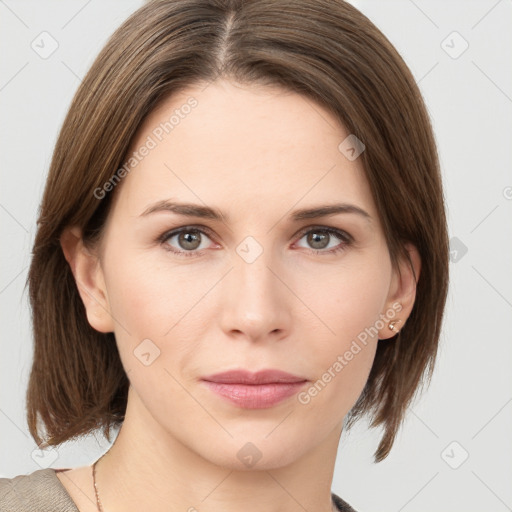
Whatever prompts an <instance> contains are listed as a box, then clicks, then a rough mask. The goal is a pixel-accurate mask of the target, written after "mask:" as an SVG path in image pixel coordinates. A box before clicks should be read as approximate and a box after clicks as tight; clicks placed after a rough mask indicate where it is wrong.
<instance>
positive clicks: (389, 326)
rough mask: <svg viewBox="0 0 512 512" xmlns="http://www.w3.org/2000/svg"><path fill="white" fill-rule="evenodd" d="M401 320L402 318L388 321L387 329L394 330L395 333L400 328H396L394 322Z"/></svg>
mask: <svg viewBox="0 0 512 512" xmlns="http://www.w3.org/2000/svg"><path fill="white" fill-rule="evenodd" d="M401 321H402V320H393V321H392V322H389V323H388V329H389V330H390V331H393V332H396V333H398V332H400V329H397V328H396V327H395V324H397V323H398V322H401Z"/></svg>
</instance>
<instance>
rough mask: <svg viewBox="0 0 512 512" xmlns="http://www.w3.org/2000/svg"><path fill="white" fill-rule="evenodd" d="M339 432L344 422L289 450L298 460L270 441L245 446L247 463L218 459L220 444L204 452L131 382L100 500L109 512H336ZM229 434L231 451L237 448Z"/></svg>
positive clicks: (100, 480) (102, 472) (100, 474)
mask: <svg viewBox="0 0 512 512" xmlns="http://www.w3.org/2000/svg"><path fill="white" fill-rule="evenodd" d="M198 427H199V428H198V430H197V435H198V436H200V435H201V431H200V427H201V426H200V425H199V426H198ZM220 431H222V429H220ZM340 435H341V425H339V426H338V427H337V428H336V429H334V430H333V431H332V432H331V433H330V434H329V436H328V437H327V438H326V439H324V440H322V441H321V442H320V443H319V444H318V445H317V446H315V447H314V449H313V450H311V451H309V452H306V453H304V454H302V455H301V456H300V457H298V458H294V457H293V454H292V456H286V458H289V459H291V461H290V462H288V463H286V464H285V465H282V464H280V463H279V460H275V459H273V458H272V456H271V454H270V455H269V456H268V457H267V459H266V458H265V453H266V452H265V443H264V442H263V441H261V442H256V443H255V445H256V444H258V445H259V446H260V447H261V450H259V449H257V448H255V445H253V447H252V448H251V447H250V445H248V446H247V447H246V448H245V449H246V450H247V451H246V452H243V454H245V453H248V454H249V457H248V458H247V461H248V462H247V464H248V465H247V467H245V466H244V464H242V463H241V462H240V460H238V459H242V457H234V458H233V457H228V456H225V457H224V458H223V459H222V460H221V461H219V460H217V459H218V457H217V458H216V457H215V455H216V454H215V453H214V452H215V450H212V453H211V454H210V453H204V450H203V452H202V453H198V451H195V450H194V446H191V445H190V443H187V444H185V443H184V442H182V441H181V440H180V439H178V438H177V437H176V436H174V435H172V434H171V433H169V432H167V431H163V430H162V429H161V427H160V425H159V424H158V423H157V422H156V421H155V420H154V419H153V418H152V416H151V415H150V414H149V413H148V411H147V409H146V408H145V407H144V405H143V403H142V402H141V401H140V399H139V397H138V396H137V394H136V393H135V392H134V391H133V388H131V387H130V391H129V398H128V406H127V410H126V415H125V420H124V423H123V425H122V427H121V430H120V432H119V435H118V436H117V439H116V440H115V442H114V444H113V446H112V447H111V448H110V450H109V451H108V452H107V454H106V455H105V456H104V457H103V458H102V459H101V460H100V461H99V462H98V464H97V468H96V478H97V484H98V490H99V493H100V499H101V502H102V505H103V509H104V510H108V511H109V512H116V511H121V510H123V511H125V512H129V511H132V510H133V511H135V510H137V511H138V510H152V511H153V512H160V511H162V512H163V511H164V510H165V511H166V512H168V511H169V510H183V511H188V512H197V510H201V508H204V507H206V508H207V509H208V510H209V511H210V512H217V511H218V512H220V511H222V512H234V511H238V510H241V509H243V510H244V511H245V512H253V511H254V512H256V511H260V510H262V508H263V509H265V510H267V511H269V512H295V511H296V510H298V509H305V510H308V511H310V512H330V511H331V510H332V508H331V485H332V476H333V472H334V464H335V458H336V452H337V447H338V442H339V438H340ZM219 436H221V434H220V433H219ZM227 439H229V436H227V435H224V436H222V437H219V443H220V442H222V441H224V440H227ZM229 441H230V442H231V444H232V445H233V447H234V448H236V447H240V446H244V443H243V442H241V441H237V442H234V441H233V440H232V439H230V440H229ZM229 441H228V442H226V443H225V445H226V450H225V451H226V453H229V452H230V451H231V452H232V453H237V452H238V450H236V449H235V450H234V451H232V450H231V445H230V442H229ZM268 449H269V450H270V449H271V445H268ZM256 450H257V451H258V452H259V453H260V454H261V458H260V459H259V460H258V461H257V462H256V463H255V464H254V465H253V466H249V465H250V463H251V457H250V455H251V452H254V453H256ZM212 459H216V460H215V461H212ZM266 460H267V461H266ZM281 460H283V458H282V457H281Z"/></svg>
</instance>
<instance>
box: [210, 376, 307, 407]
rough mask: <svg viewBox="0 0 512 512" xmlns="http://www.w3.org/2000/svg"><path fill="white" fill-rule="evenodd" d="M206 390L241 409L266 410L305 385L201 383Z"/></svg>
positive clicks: (292, 383) (285, 383)
mask: <svg viewBox="0 0 512 512" xmlns="http://www.w3.org/2000/svg"><path fill="white" fill-rule="evenodd" d="M203 382H204V383H205V384H206V385H207V386H208V388H210V389H211V390H212V391H213V392H215V393H217V394H218V395H220V396H221V397H223V398H225V399H226V400H229V401H230V402H231V403H233V404H235V405H237V406H238V407H242V408H243V409H266V408H268V407H272V406H274V405H277V404H278V403H279V402H282V401H283V400H285V399H286V398H289V397H290V396H293V395H295V394H296V393H297V392H298V391H299V390H300V388H302V387H303V386H304V384H306V381H302V382H281V383H270V384H221V383H219V382H210V381H207V380H205V381H203Z"/></svg>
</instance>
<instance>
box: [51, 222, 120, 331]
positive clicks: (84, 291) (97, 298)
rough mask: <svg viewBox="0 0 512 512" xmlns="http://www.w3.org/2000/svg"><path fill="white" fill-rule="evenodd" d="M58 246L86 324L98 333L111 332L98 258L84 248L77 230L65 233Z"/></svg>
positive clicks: (105, 290)
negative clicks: (85, 315)
mask: <svg viewBox="0 0 512 512" xmlns="http://www.w3.org/2000/svg"><path fill="white" fill-rule="evenodd" d="M60 245H61V247H62V251H63V252H64V256H65V258H66V261H67V262H68V263H69V266H70V267H71V271H72V273H73V276H74V278H75V282H76V286H77V288H78V292H79V293H80V297H81V298H82V301H83V303H84V306H85V310H86V313H87V320H88V322H89V324H90V325H91V327H93V328H94V329H96V330H97V331H100V332H113V331H114V321H113V318H112V316H111V311H110V304H109V301H108V295H107V288H106V286H105V280H104V278H103V270H102V268H101V264H100V260H99V258H98V256H97V255H96V254H94V253H93V252H91V251H89V250H88V249H87V248H86V247H85V246H84V243H83V239H82V232H81V230H80V228H78V227H76V226H74V227H68V228H66V229H64V231H63V233H62V235H61V236H60Z"/></svg>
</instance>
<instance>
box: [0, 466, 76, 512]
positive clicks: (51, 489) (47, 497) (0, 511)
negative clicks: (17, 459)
mask: <svg viewBox="0 0 512 512" xmlns="http://www.w3.org/2000/svg"><path fill="white" fill-rule="evenodd" d="M36 510H37V512H79V511H78V509H77V508H76V506H75V504H74V503H73V501H72V500H71V497H70V496H69V494H68V493H67V492H66V490H65V489H64V487H63V486H62V484H61V483H60V481H59V479H58V478H57V476H56V474H55V470H54V469H52V468H47V469H39V470H37V471H34V472H33V473H30V474H29V475H18V476H15V477H14V478H0V512H33V511H36Z"/></svg>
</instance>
